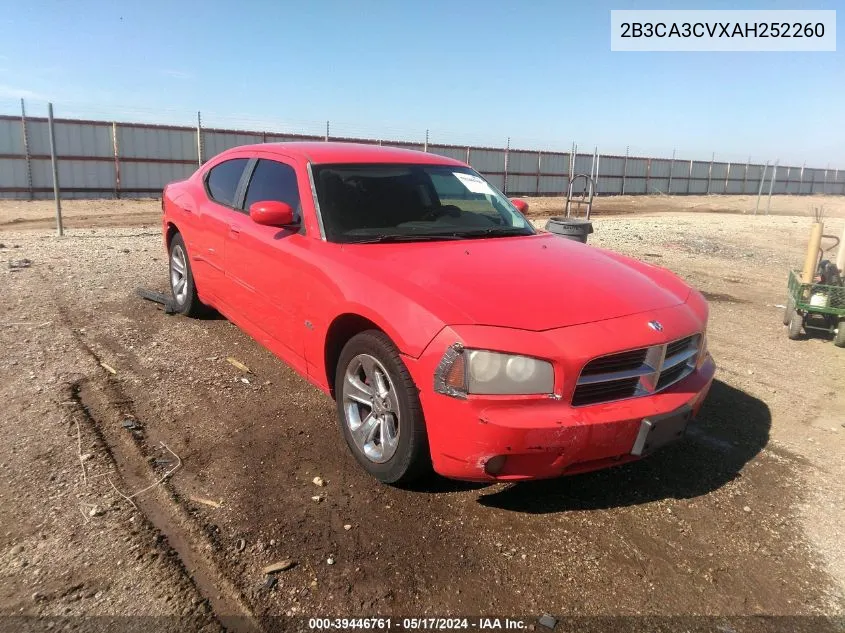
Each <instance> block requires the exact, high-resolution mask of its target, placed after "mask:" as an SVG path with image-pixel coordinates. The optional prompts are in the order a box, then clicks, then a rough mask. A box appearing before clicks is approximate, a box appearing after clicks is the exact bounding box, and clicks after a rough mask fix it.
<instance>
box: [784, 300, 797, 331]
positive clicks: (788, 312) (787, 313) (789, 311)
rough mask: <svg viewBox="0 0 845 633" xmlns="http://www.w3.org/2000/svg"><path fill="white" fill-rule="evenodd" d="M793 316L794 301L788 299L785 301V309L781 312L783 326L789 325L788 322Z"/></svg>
mask: <svg viewBox="0 0 845 633" xmlns="http://www.w3.org/2000/svg"><path fill="white" fill-rule="evenodd" d="M793 314H795V300H794V299H793V298H792V297H789V298H788V299H787V300H786V308H785V309H784V311H783V324H784V325H789V322H790V321H791V320H792V315H793Z"/></svg>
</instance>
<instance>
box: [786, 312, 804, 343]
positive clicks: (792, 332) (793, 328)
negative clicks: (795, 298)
mask: <svg viewBox="0 0 845 633" xmlns="http://www.w3.org/2000/svg"><path fill="white" fill-rule="evenodd" d="M786 327H787V331H786V335H787V336H788V337H789V339H790V340H792V341H797V340H798V339H800V338H801V328H803V327H804V317H802V316H801V315H800V314H798V312H795V311H794V310H793V312H792V318H791V319H790V320H789V324H788V325H787V326H786Z"/></svg>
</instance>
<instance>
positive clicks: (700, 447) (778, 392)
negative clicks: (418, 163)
mask: <svg viewBox="0 0 845 633" xmlns="http://www.w3.org/2000/svg"><path fill="white" fill-rule="evenodd" d="M712 198H718V199H716V200H711V199H712ZM782 199H783V200H784V205H783V206H782V205H781V201H782ZM625 200H628V201H633V202H631V203H630V204H629V206H628V207H626V206H625ZM661 201H662V203H663V204H666V205H669V206H672V205H674V206H673V207H672V208H664V207H658V206H656V205H657V204H658V203H661ZM785 201H786V198H785V197H777V198H775V199H773V210H775V211H776V213H777V214H773V215H771V216H768V217H766V216H757V217H754V216H753V215H749V214H743V213H742V212H743V211H745V210H747V209H745V206H744V205H746V203H747V202H748V200H746V201H744V202H743V201H742V200H733V199H732V198H729V197H716V196H713V197H709V198H698V202H695V201H694V199H693V198H680V199H679V200H675V199H669V198H667V197H665V196H663V197H649V198H647V199H646V198H627V199H622V198H614V199H601V200H600V201H599V204H597V212H596V218H595V229H596V233H595V234H594V235H593V236H592V237H591V243H592V244H595V245H598V246H604V247H608V248H611V249H614V250H618V251H621V252H624V253H627V254H630V255H632V256H634V257H637V258H640V259H643V260H645V261H649V262H651V263H654V264H657V265H660V266H665V267H667V268H670V269H671V270H674V271H675V272H677V273H679V274H680V275H682V276H683V277H684V278H686V279H687V280H688V281H689V282H690V283H692V284H694V285H695V286H696V287H698V288H699V289H701V290H702V291H703V292H705V294H706V295H707V296H708V298H709V300H710V305H711V321H710V326H709V330H708V335H709V341H710V348H711V351H712V353H713V355H714V357H715V359H716V362H717V364H718V366H719V370H718V374H717V381H716V383H715V384H714V386H713V389H712V391H711V394H710V396H709V398H708V400H707V402H706V404H705V406H704V408H703V411H702V414H701V416H700V418H699V419H698V421H697V422H696V423H695V427H694V429H693V430H692V431H691V432H690V434H689V437H687V438H686V439H685V440H684V441H683V442H681V443H678V444H676V445H673V446H670V447H667V448H666V449H664V450H662V451H661V452H659V453H657V454H656V455H654V456H652V457H650V458H648V459H646V460H643V461H641V462H638V463H633V464H629V465H625V466H622V467H618V468H615V469H611V470H607V471H602V472H598V473H593V474H587V475H579V476H573V477H569V478H564V479H560V480H554V481H548V482H539V483H523V484H507V485H505V484H498V485H492V486H480V485H470V484H461V483H455V482H449V481H445V480H441V479H433V480H431V481H429V482H427V483H426V484H425V485H423V486H420V487H418V488H417V489H414V490H401V489H396V488H391V487H386V486H381V485H377V484H376V483H375V482H374V481H373V480H371V479H370V478H368V477H367V476H366V475H365V474H364V473H363V472H362V471H361V470H360V468H359V467H357V466H356V464H355V462H354V460H353V459H352V457H351V456H350V455H349V454H348V451H347V449H346V447H345V445H344V444H343V440H342V437H341V436H340V434H339V432H338V430H337V428H336V422H335V418H334V408H333V407H334V405H333V403H332V402H331V401H330V400H329V399H328V398H327V397H325V396H323V395H322V394H321V393H319V392H318V391H317V390H316V389H314V388H313V387H311V386H309V385H308V384H307V383H306V382H305V381H304V380H303V379H301V378H300V377H298V376H297V375H296V374H295V373H294V372H293V371H292V370H290V369H288V368H287V367H286V366H285V365H283V364H282V363H281V362H280V361H278V360H277V359H276V358H275V357H273V356H272V355H271V354H270V353H269V352H267V351H265V350H264V349H263V348H262V347H260V346H259V345H258V344H257V343H255V342H253V341H252V340H251V339H250V338H249V337H247V336H246V335H245V334H243V333H241V332H240V330H238V329H237V328H236V327H234V326H232V325H231V324H229V323H228V322H227V321H226V320H224V319H222V318H219V317H217V318H213V317H212V318H208V319H205V320H190V319H186V318H182V317H177V316H168V315H165V314H164V312H163V311H162V310H161V309H159V308H160V306H156V305H155V304H151V303H148V302H144V301H142V300H140V299H138V298H137V297H135V296H134V289H135V288H136V287H137V286H144V287H147V288H152V289H157V290H161V291H164V290H165V289H166V288H167V277H166V270H167V265H166V258H165V257H164V254H163V250H162V240H161V235H160V231H159V225H158V220H159V213H160V210H159V207H158V202H157V201H146V202H142V201H137V202H135V201H121V202H106V201H89V202H83V201H70V202H68V203H67V204H66V205H65V217H66V219H67V226H69V227H70V229H69V230H68V232H67V234H66V236H65V237H64V238H61V239H59V238H56V237H54V235H53V232H52V231H51V230H47V228H48V227H49V226H50V224H49V222H50V218H51V213H52V207H51V203H49V202H45V203H41V202H38V203H23V202H3V203H0V243H2V246H0V260H2V270H0V276H2V288H3V292H2V295H0V296H2V301H0V345H2V346H3V354H2V355H0V379H2V380H0V401H2V402H3V403H4V407H3V414H2V415H1V416H0V420H2V424H3V431H4V432H5V435H6V441H5V442H3V443H2V444H0V478H2V485H0V615H3V616H6V617H7V620H6V623H8V622H10V621H14V622H15V624H16V627H18V628H23V624H28V625H31V626H33V627H35V628H37V627H38V625H39V624H41V623H45V622H46V623H48V624H52V622H53V621H52V620H50V618H56V617H67V618H74V617H77V616H80V615H87V616H91V615H101V616H125V615H130V614H132V615H139V614H141V615H147V616H158V617H159V619H158V620H157V622H159V623H160V624H161V625H162V628H164V625H165V624H166V625H168V626H172V627H173V628H174V629H175V628H176V627H177V626H178V627H179V628H180V629H181V630H193V629H195V628H200V627H205V628H206V630H219V629H220V628H221V627H227V628H230V629H233V630H247V629H250V628H251V627H257V628H270V629H272V628H273V627H274V626H275V627H276V628H280V629H286V628H291V627H294V626H300V627H302V628H304V629H306V630H307V626H306V625H305V624H303V621H301V620H297V619H296V618H297V617H298V616H307V617H313V616H340V617H344V616H347V617H348V616H363V615H382V616H387V615H394V616H417V617H419V616H445V615H467V616H478V615H493V614H495V615H499V616H506V615H511V616H518V617H520V618H522V619H524V621H525V622H526V623H529V622H530V623H531V625H532V626H534V624H535V623H536V622H537V618H538V617H539V616H540V615H542V614H543V613H550V614H554V615H556V616H558V617H586V616H630V618H631V619H614V620H606V621H597V620H590V619H584V620H578V621H573V622H578V623H579V624H578V626H581V627H582V628H578V626H576V624H572V625H571V626H570V627H568V628H566V630H567V631H569V630H588V629H589V627H590V626H597V625H596V624H595V623H596V622H603V624H602V627H601V628H600V629H589V630H620V631H621V630H641V629H640V628H632V627H634V625H637V626H639V625H642V626H648V627H649V630H676V629H674V628H670V629H661V628H660V626H663V625H664V624H665V622H666V620H664V619H662V618H664V617H667V616H671V617H687V616H696V617H699V616H719V617H718V618H714V617H710V618H709V619H708V618H704V619H696V620H692V621H691V622H692V624H689V623H687V624H685V625H684V626H685V627H686V628H685V630H708V631H710V630H719V631H737V632H740V631H752V630H753V631H758V630H759V631H762V630H765V631H770V630H778V631H780V630H782V631H795V630H806V631H841V630H843V620H842V619H841V617H842V616H843V614H845V545H843V543H842V535H843V530H842V528H841V525H842V522H843V519H845V460H843V457H845V428H843V426H842V423H843V421H845V417H843V415H842V413H841V412H842V411H843V410H845V390H843V378H842V376H843V374H844V372H845V351H843V350H840V349H838V348H836V347H834V346H833V344H832V343H831V342H830V341H829V340H824V338H820V337H807V338H806V339H805V340H802V341H797V342H794V341H789V340H787V338H786V334H785V331H784V328H783V326H782V325H781V315H782V308H781V307H780V306H782V304H783V303H784V299H785V290H786V274H787V270H788V269H789V267H790V266H797V265H799V264H800V262H801V259H802V254H803V249H804V243H805V239H806V236H807V233H808V226H809V218H808V217H807V215H808V214H809V209H810V208H811V207H812V206H813V205H816V203H818V205H819V206H820V205H824V208H825V213H826V215H827V216H828V217H829V219H828V222H827V229H828V230H827V231H826V232H828V233H835V234H840V233H841V231H842V227H843V220H842V219H841V218H842V217H845V202H843V201H842V199H839V198H833V197H828V198H822V197H813V198H789V200H788V201H789V202H790V203H791V204H794V205H795V206H790V207H786V206H785ZM699 203H701V204H702V206H695V207H694V208H691V207H689V206H684V205H690V204H692V205H697V204H699ZM529 204H531V206H532V209H533V210H534V212H535V215H536V217H535V220H536V222H537V224H538V225H540V226H542V225H543V224H544V217H543V214H544V213H545V214H557V213H559V211H558V209H557V207H556V205H561V201H560V200H554V201H552V200H550V199H537V200H534V199H531V200H529ZM728 204H729V205H730V206H731V208H722V206H724V205H728ZM707 205H715V206H714V208H709V207H708V206H707ZM720 205H722V206H720ZM776 205H777V206H776ZM561 209H562V206H561ZM751 209H752V211H753V202H752V207H751ZM704 210H706V211H710V212H709V213H699V212H700V211H704ZM781 213H783V214H784V215H781ZM787 213H789V214H791V215H785V214H787ZM22 229H27V230H22ZM22 259H29V260H31V262H32V263H31V266H30V267H27V268H14V269H13V268H11V267H9V265H8V264H7V263H6V262H13V261H19V260H22ZM227 357H234V358H236V359H237V360H239V361H240V362H242V363H244V364H245V365H246V366H248V367H249V369H250V372H249V373H248V374H246V373H244V372H242V371H241V370H239V369H237V368H236V367H234V366H232V365H231V364H230V363H228V362H227V361H226V358H227ZM167 473H172V474H171V475H170V476H169V477H167V478H166V479H164V481H161V480H162V478H163V477H164V476H165V475H166V474H167ZM315 476H320V477H321V478H323V479H324V480H325V482H326V485H325V486H323V487H318V486H315V484H314V483H312V479H313V478H314V477H315ZM156 483H158V485H154V484H156ZM151 486H152V487H151ZM145 488H149V490H146V491H143V492H140V493H139V494H137V496H132V495H133V494H134V493H136V492H137V491H142V490H144V489H145ZM127 497H131V498H127ZM314 497H318V500H314ZM287 559H290V560H291V561H292V562H293V563H294V565H293V566H292V568H290V569H289V570H287V571H283V572H280V573H279V574H277V575H276V576H271V577H268V576H266V575H265V574H264V573H262V568H263V567H264V566H265V565H268V564H271V563H274V562H278V561H283V560H287ZM268 578H272V579H275V580H268ZM12 616H16V617H19V618H20V619H18V620H9V619H8V618H11V617H12ZM174 616H179V617H185V618H191V623H192V624H191V625H190V626H185V625H184V624H179V623H178V618H176V617H174ZM227 616H237V618H230V617H227ZM268 616H281V619H276V620H267V619H265V618H267V617H268ZM748 616H777V617H772V618H768V619H761V618H759V617H757V618H751V617H748ZM819 616H827V617H825V618H819ZM831 616H836V617H839V618H840V619H836V617H834V619H830V617H831ZM45 618H46V619H45ZM81 622H87V623H89V624H90V625H91V627H92V630H93V628H96V627H97V625H96V621H88V620H85V621H81ZM77 623H78V622H77ZM632 623H633V624H632ZM699 625H700V626H703V627H705V628H701V629H696V628H695V627H696V626H699ZM3 626H8V624H5V623H4V625H3ZM45 626H46V625H45ZM713 627H716V628H713ZM0 628H2V627H0ZM10 630H11V629H10ZM539 630H543V629H542V628H540V629H539ZM557 630H562V628H561V626H558V628H557Z"/></svg>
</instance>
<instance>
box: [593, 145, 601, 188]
mask: <svg viewBox="0 0 845 633" xmlns="http://www.w3.org/2000/svg"><path fill="white" fill-rule="evenodd" d="M595 155H596V175H595V177H594V178H593V191H595V192H596V194H598V192H599V166H600V165H601V154H599V146H598V145H596V149H595Z"/></svg>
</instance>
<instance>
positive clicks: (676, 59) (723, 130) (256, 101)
mask: <svg viewBox="0 0 845 633" xmlns="http://www.w3.org/2000/svg"><path fill="white" fill-rule="evenodd" d="M637 4H638V3H635V2H630V1H625V0H619V1H618V2H615V3H613V4H612V5H611V4H607V3H603V2H567V1H559V2H554V1H541V0H537V1H533V2H531V1H525V2H497V1H495V0H487V1H472V0H446V1H441V0H425V1H423V0H418V1H414V2H411V1H410V0H393V1H387V0H383V1H375V0H373V1H366V0H360V1H358V2H355V1H349V2H328V1H326V2H320V1H317V0H312V1H303V0H300V1H298V2H285V1H276V2H273V1H263V2H262V1H249V0H241V1H240V2H225V3H224V2H220V1H219V0H205V1H203V2H191V1H188V0H172V1H166V0H133V1H132V2H127V1H125V0H110V1H108V0H103V1H97V0H76V1H73V2H71V1H61V2H60V1H53V2H46V1H43V0H28V1H27V2H12V1H11V0H5V1H4V2H2V4H0V6H2V10H0V33H2V37H0V112H2V113H16V112H18V110H19V104H18V102H17V100H18V99H19V98H20V97H24V98H26V100H27V104H28V109H29V111H30V113H32V114H42V115H43V113H44V110H45V109H44V102H45V101H47V100H52V101H53V102H54V104H55V107H56V116H71V115H74V116H89V117H92V118H101V117H102V118H112V117H113V118H117V119H118V120H131V119H139V120H148V121H149V120H152V121H159V122H173V123H189V122H190V121H191V118H192V117H194V116H195V115H196V111H197V110H201V111H202V112H203V118H204V120H206V121H207V122H209V123H212V124H215V125H221V126H222V125H233V126H239V127H248V128H262V127H267V128H273V129H278V130H287V131H297V132H310V133H317V132H320V131H322V130H324V128H325V121H326V120H327V119H328V120H330V121H331V128H332V133H333V134H339V135H340V134H345V135H367V136H375V137H384V138H403V139H409V140H422V138H424V136H425V130H426V129H430V131H431V132H430V133H431V139H432V141H433V142H434V141H441V142H454V143H483V144H489V145H500V146H503V145H504V144H505V143H506V140H507V138H508V137H511V144H512V146H518V147H526V148H531V147H544V148H558V149H568V148H569V146H570V145H571V143H572V142H573V141H575V142H577V143H578V144H579V147H580V148H581V149H585V148H589V149H592V147H593V146H594V145H598V147H599V150H600V151H603V152H608V153H612V152H620V151H622V152H624V150H625V146H626V145H628V146H630V147H631V152H632V153H639V154H648V155H660V156H669V155H671V153H672V150H673V149H677V152H678V156H679V157H688V158H702V157H707V158H709V156H710V153H711V152H714V151H715V152H716V156H717V159H722V160H735V161H739V160H745V159H746V158H747V157H748V156H749V155H750V156H753V157H754V159H755V160H767V159H770V160H775V159H778V158H779V159H780V160H781V164H784V163H788V164H799V165H800V164H801V163H802V162H804V161H806V162H807V164H808V166H820V167H824V166H825V165H826V164H827V163H830V164H831V166H832V167H839V168H845V125H843V112H845V63H843V62H845V53H843V52H842V45H841V44H840V45H839V52H836V53H618V52H617V53H612V52H611V51H610V33H609V26H610V9H611V8H617V9H623V8H650V9H660V8H673V9H678V8H684V5H685V4H687V3H684V2H678V1H675V2H669V1H665V0H652V1H650V2H649V3H648V4H647V5H645V6H643V5H640V7H638V6H637ZM838 5H841V6H838ZM688 8H698V9H701V8H725V9H728V8H745V9H754V8H769V9H774V8H777V9H795V8H816V9H840V8H841V9H845V3H842V2H840V3H837V2H831V1H829V0H817V1H816V2H814V3H813V4H812V5H807V4H806V3H803V2H792V3H790V2H782V1H779V0H774V1H771V2H758V1H755V0H748V1H746V2H743V3H742V6H741V7H739V6H738V5H737V4H736V3H735V2H728V1H724V2H721V1H716V2H709V3H707V2H698V3H694V4H693V3H689V7H688Z"/></svg>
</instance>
